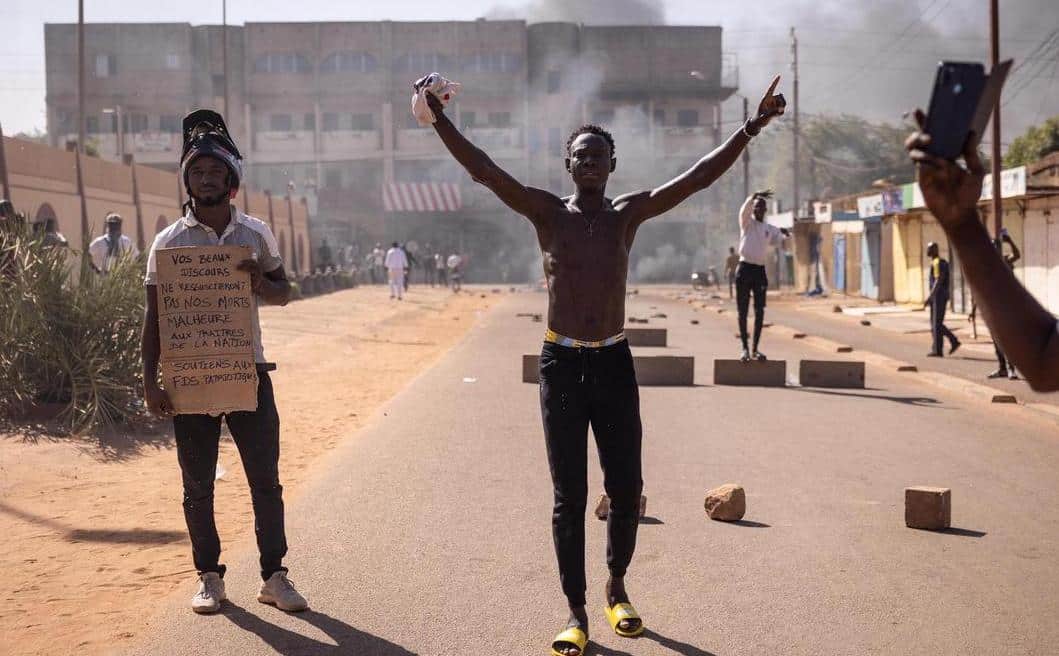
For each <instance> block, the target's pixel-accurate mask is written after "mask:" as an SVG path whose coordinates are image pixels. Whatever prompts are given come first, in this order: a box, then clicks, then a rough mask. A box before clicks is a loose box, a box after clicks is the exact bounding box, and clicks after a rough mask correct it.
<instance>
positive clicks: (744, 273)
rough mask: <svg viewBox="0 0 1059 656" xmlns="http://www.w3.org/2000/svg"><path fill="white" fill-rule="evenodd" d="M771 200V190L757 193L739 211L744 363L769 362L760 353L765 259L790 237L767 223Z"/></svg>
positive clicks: (737, 281) (737, 299) (739, 303)
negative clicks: (750, 319)
mask: <svg viewBox="0 0 1059 656" xmlns="http://www.w3.org/2000/svg"><path fill="white" fill-rule="evenodd" d="M771 197H772V191H771V190H766V191H757V192H754V193H753V194H752V195H751V196H750V197H749V198H747V199H746V201H745V202H744V203H743V207H742V208H740V210H739V266H737V267H736V270H735V303H736V308H737V309H738V310H739V339H740V340H741V341H742V342H743V352H742V353H741V354H740V356H739V359H740V360H742V361H743V362H750V360H751V359H753V360H765V359H766V358H765V354H764V353H762V352H761V351H759V350H758V343H759V342H760V341H761V328H762V326H763V325H764V323H765V294H766V292H767V291H768V286H769V280H768V275H766V273H765V258H766V257H767V256H768V249H769V246H778V245H779V244H780V243H782V241H783V239H784V238H785V237H787V236H788V235H789V234H790V233H789V232H788V231H787V230H786V229H785V228H777V227H775V226H771V225H769V224H767V223H765V209H766V201H767V200H768V199H769V198H771ZM751 294H753V296H754V349H753V351H751V350H750V349H749V347H748V345H747V331H746V318H747V314H748V312H749V310H750V296H751Z"/></svg>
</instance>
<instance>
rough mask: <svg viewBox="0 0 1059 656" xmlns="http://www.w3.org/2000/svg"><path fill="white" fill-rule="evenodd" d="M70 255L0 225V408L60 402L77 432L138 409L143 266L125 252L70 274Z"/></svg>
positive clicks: (62, 415)
mask: <svg viewBox="0 0 1059 656" xmlns="http://www.w3.org/2000/svg"><path fill="white" fill-rule="evenodd" d="M74 257H79V255H78V253H77V252H76V251H71V250H68V249H65V248H49V247H47V246H45V245H44V244H43V243H42V241H41V239H40V238H39V237H38V236H35V235H33V234H31V233H30V232H29V231H28V230H25V229H13V230H12V229H9V230H0V414H3V415H4V416H7V417H17V416H19V415H20V414H22V413H24V412H26V411H27V410H29V409H32V408H33V407H34V406H38V405H41V404H49V403H51V404H58V406H59V407H60V411H59V413H58V419H59V420H60V421H61V422H62V424H63V425H64V426H65V427H67V428H69V429H70V430H72V431H77V432H85V431H90V430H92V429H95V428H98V427H102V426H105V425H109V424H113V423H115V422H117V421H120V420H122V419H124V418H127V417H130V416H132V415H134V414H136V413H138V412H139V411H140V408H141V404H140V401H139V390H140V387H141V369H140V352H139V343H140V340H139V335H140V326H141V321H142V317H143V304H144V294H143V265H142V260H141V259H140V258H128V259H125V260H123V261H122V262H120V263H119V264H117V265H116V266H115V267H114V268H113V269H112V271H111V272H110V273H109V274H108V275H106V276H96V275H94V274H89V275H86V276H84V278H83V279H82V280H81V281H80V282H79V283H78V282H75V281H74V280H73V278H72V277H71V275H70V271H71V270H72V267H71V266H70V264H71V262H69V259H70V258H74Z"/></svg>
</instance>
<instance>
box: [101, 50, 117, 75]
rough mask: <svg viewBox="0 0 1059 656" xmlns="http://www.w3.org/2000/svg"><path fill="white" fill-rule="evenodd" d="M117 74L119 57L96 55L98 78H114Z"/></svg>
mask: <svg viewBox="0 0 1059 656" xmlns="http://www.w3.org/2000/svg"><path fill="white" fill-rule="evenodd" d="M117 74H118V58H117V57H115V56H114V55H96V77H113V76H115V75H117Z"/></svg>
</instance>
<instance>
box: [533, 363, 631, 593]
mask: <svg viewBox="0 0 1059 656" xmlns="http://www.w3.org/2000/svg"><path fill="white" fill-rule="evenodd" d="M540 395H541V415H542V418H543V420H544V438H545V444H546V445H547V448H548V465H549V467H550V469H551V474H552V484H553V486H554V491H555V506H554V508H553V513H552V536H553V538H554V540H555V555H556V557H557V559H558V561H559V579H560V581H561V583H562V588H563V594H565V595H566V598H567V600H568V601H569V603H570V605H571V606H583V605H584V604H585V587H586V583H585V508H586V506H587V503H588V453H587V452H588V427H589V425H591V426H592V433H593V434H594V435H595V437H596V449H597V451H598V452H599V463H600V466H601V467H602V469H603V488H604V490H605V491H606V493H607V496H609V497H610V514H609V515H608V516H607V567H608V568H609V569H610V573H611V575H613V576H616V577H622V576H625V571H626V569H627V568H628V567H629V563H630V562H631V561H632V555H633V551H635V549H636V529H637V527H638V525H639V518H640V492H641V491H642V490H643V479H642V477H641V465H640V445H641V438H642V428H641V425H640V392H639V388H638V387H637V385H636V371H635V370H634V369H633V360H632V352H631V351H630V350H629V344H628V342H621V343H619V344H614V345H613V346H606V347H603V348H594V349H588V348H569V347H565V346H558V345H556V344H550V343H545V345H544V349H543V350H542V351H541V360H540Z"/></svg>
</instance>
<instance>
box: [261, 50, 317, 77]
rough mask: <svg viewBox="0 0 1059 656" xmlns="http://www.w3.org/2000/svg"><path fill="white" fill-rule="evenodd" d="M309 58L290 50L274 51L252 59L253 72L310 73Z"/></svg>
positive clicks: (311, 68) (311, 69)
mask: <svg viewBox="0 0 1059 656" xmlns="http://www.w3.org/2000/svg"><path fill="white" fill-rule="evenodd" d="M312 71H313V67H312V64H311V63H310V62H309V58H308V57H306V56H305V55H300V54H297V53H291V52H274V53H270V54H267V55H261V56H259V57H258V58H257V59H255V60H254V72H255V73H312Z"/></svg>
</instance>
